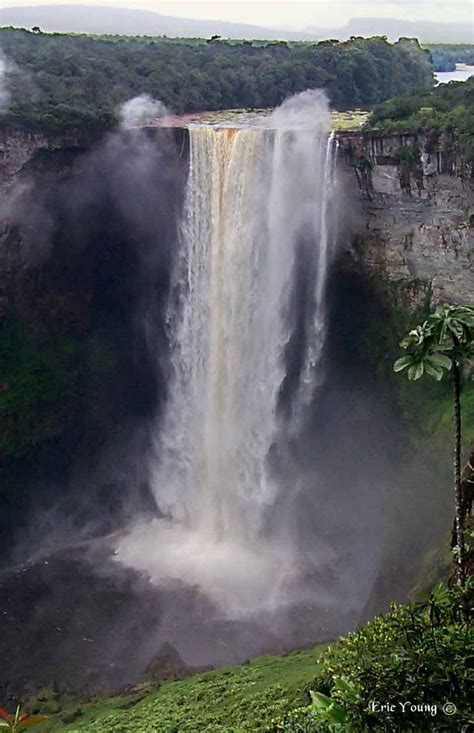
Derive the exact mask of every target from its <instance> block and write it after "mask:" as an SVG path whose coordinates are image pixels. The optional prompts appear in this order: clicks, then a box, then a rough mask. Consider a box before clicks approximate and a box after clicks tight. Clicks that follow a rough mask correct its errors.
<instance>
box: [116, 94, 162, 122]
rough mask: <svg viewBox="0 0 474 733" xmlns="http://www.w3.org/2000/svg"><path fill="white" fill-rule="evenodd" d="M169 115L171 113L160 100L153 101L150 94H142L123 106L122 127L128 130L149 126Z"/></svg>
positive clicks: (120, 116)
mask: <svg viewBox="0 0 474 733" xmlns="http://www.w3.org/2000/svg"><path fill="white" fill-rule="evenodd" d="M169 114H170V111H169V110H168V108H167V107H166V106H165V105H164V104H163V102H160V100H159V99H153V97H151V96H150V95H149V94H140V95H139V96H138V97H133V99H129V100H128V101H127V102H124V104H122V105H121V107H120V109H119V119H120V127H121V128H122V129H128V128H131V127H141V126H143V125H149V124H150V123H152V122H154V121H156V120H157V119H161V118H164V117H168V116H169Z"/></svg>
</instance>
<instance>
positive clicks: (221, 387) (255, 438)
mask: <svg viewBox="0 0 474 733" xmlns="http://www.w3.org/2000/svg"><path fill="white" fill-rule="evenodd" d="M306 94H307V95H310V94H313V97H311V99H308V98H307V99H306V100H303V101H305V102H306V104H304V105H303V107H304V110H305V111H306V112H307V111H308V102H310V103H311V105H312V107H311V109H313V114H312V115H310V117H309V121H308V114H306V115H303V118H302V119H301V115H299V116H296V117H295V115H294V114H293V113H294V109H293V107H292V106H291V100H290V104H289V108H288V109H287V110H286V113H285V105H283V108H280V110H278V111H277V113H274V115H273V116H272V117H270V119H269V120H267V123H266V124H267V127H266V128H265V127H256V128H250V129H228V128H213V127H190V128H189V139H190V163H189V176H188V183H187V190H186V199H185V207H184V214H183V221H182V225H181V234H180V242H179V257H178V262H177V265H176V269H175V273H174V283H173V287H172V297H171V299H170V307H169V313H168V331H169V336H170V341H171V346H172V374H171V376H170V382H169V388H168V396H167V401H166V406H165V411H164V415H163V416H162V417H161V418H160V421H159V424H157V428H156V433H155V435H154V456H153V460H152V470H151V473H152V487H153V491H154V494H155V498H156V502H157V505H158V507H159V509H160V511H161V512H162V514H163V515H164V517H165V518H166V519H164V520H160V522H159V523H158V524H160V525H161V528H158V529H157V530H156V531H157V532H158V533H160V532H161V534H160V539H159V540H157V542H158V543H159V552H160V560H159V563H160V568H159V569H158V571H157V572H156V573H155V574H156V575H157V576H158V577H159V578H162V577H169V576H173V575H175V577H178V578H179V577H183V575H186V569H185V568H184V567H183V563H184V562H186V561H185V560H183V557H184V556H185V555H186V554H187V549H186V548H188V550H189V555H190V556H192V559H191V560H190V562H191V564H192V565H193V570H192V572H191V573H190V574H191V577H193V579H196V577H201V578H203V577H204V581H203V582H204V583H205V582H206V579H208V578H209V575H212V572H213V571H212V569H210V560H209V558H210V554H211V553H212V550H210V549H209V548H212V547H213V546H215V545H218V544H219V543H220V549H219V563H220V565H219V573H221V570H222V573H221V574H222V576H224V575H225V574H226V573H227V574H228V572H229V569H230V567H232V568H233V570H232V572H234V574H235V573H236V570H235V568H236V565H237V561H236V557H237V555H238V554H239V552H240V553H243V555H242V562H243V566H247V568H248V569H247V571H243V573H244V575H243V577H242V579H241V580H242V584H244V585H245V584H250V585H252V582H253V584H254V586H255V587H254V590H258V588H259V584H260V582H261V578H260V575H262V574H270V575H271V572H270V571H269V568H268V567H267V565H265V563H267V562H270V564H271V563H273V564H274V565H275V566H278V567H281V566H282V563H284V562H285V561H287V560H288V558H289V554H290V553H288V552H287V551H285V552H284V553H283V554H284V558H285V559H284V560H283V559H282V557H280V555H278V558H276V557H275V556H274V554H272V553H273V550H274V548H273V547H270V546H269V545H268V544H267V545H266V550H265V552H263V553H262V555H263V557H259V556H258V555H259V552H260V550H261V549H262V545H261V543H262V542H266V543H270V545H271V542H272V538H271V537H270V538H268V537H265V523H266V518H267V515H268V513H269V512H271V510H272V507H273V506H274V504H275V502H276V500H277V498H278V494H279V492H280V491H281V490H282V489H281V487H279V486H278V482H277V481H276V480H275V477H273V476H272V472H271V468H270V466H269V455H270V453H271V449H272V446H273V444H274V443H275V441H276V439H277V437H278V434H279V431H280V429H281V424H280V421H281V420H282V419H283V418H280V417H279V411H278V401H279V395H280V392H281V388H282V383H283V380H284V378H285V369H286V367H285V351H286V348H287V345H288V342H289V339H290V338H291V334H292V328H293V327H294V324H293V321H292V318H291V296H292V293H293V292H294V288H295V287H296V285H295V282H294V278H295V262H296V259H297V257H298V256H300V255H301V253H303V255H304V257H305V262H307V270H308V271H307V278H308V279H309V281H310V287H309V298H308V303H307V304H306V309H307V314H306V316H305V338H304V343H305V346H304V351H305V353H304V354H303V358H302V361H301V364H302V366H301V374H300V379H299V387H298V389H297V392H296V394H295V395H294V402H295V407H294V410H293V411H292V412H291V415H290V416H289V417H288V419H289V420H290V421H291V422H292V423H293V425H292V426H290V427H292V428H295V422H298V421H299V420H301V417H302V415H303V413H304V410H305V409H306V408H307V406H308V404H309V403H310V401H311V397H312V391H313V388H314V384H315V373H316V372H317V367H318V363H319V361H320V357H321V353H322V348H323V343H324V335H325V307H324V293H325V284H326V279H327V271H328V265H329V262H330V250H331V246H332V240H333V237H332V233H331V232H332V228H331V227H330V223H329V210H330V203H331V196H332V191H333V189H334V161H335V150H336V146H335V140H334V136H333V135H330V134H329V132H328V129H329V124H328V122H329V114H328V111H327V103H325V104H326V107H325V109H324V110H323V113H321V114H316V112H317V111H318V110H316V111H314V101H315V100H314V93H309V92H308V93H306ZM300 96H301V97H304V95H300ZM316 101H317V102H318V104H319V103H320V98H318V99H317V100H316ZM282 112H283V113H285V114H283V115H282ZM176 533H178V534H176ZM171 535H173V537H174V538H175V540H170V543H168V540H169V539H170V538H171ZM178 536H179V539H176V538H177V537H178ZM190 538H192V541H191V540H190ZM189 542H191V546H189ZM224 545H225V547H227V548H231V550H229V557H228V560H229V568H227V569H226V571H224V569H223V568H222V567H221V566H222V564H223V563H224V564H225V561H224V560H223V557H224V556H225V553H226V550H225V549H224ZM165 546H166V549H164V548H165ZM170 547H171V549H170ZM204 547H205V548H207V550H206V552H205V553H204V554H205V557H204V556H203V559H202V562H203V564H205V569H204V570H202V572H201V573H200V572H199V570H197V569H196V566H195V563H196V555H202V553H203V552H204V550H203V548H204ZM249 553H250V554H249ZM119 554H121V557H122V559H124V561H128V562H129V563H130V564H135V565H137V564H138V565H140V560H139V559H137V553H136V552H135V550H134V549H133V547H132V545H131V544H130V543H129V544H128V545H125V546H122V548H121V550H120V553H119ZM277 554H278V553H277ZM250 555H251V556H250ZM270 557H271V558H272V559H271V560H269V558H270ZM144 562H145V561H144ZM157 562H158V561H157ZM259 563H260V565H261V563H263V565H262V566H261V567H260V565H259ZM145 564H146V562H145ZM173 567H174V569H173ZM250 567H252V570H249V568H250ZM253 569H255V573H256V575H255V578H254V580H253V581H252V578H251V575H252V571H253ZM260 571H261V572H260ZM226 582H228V581H227V580H226ZM227 600H228V599H227Z"/></svg>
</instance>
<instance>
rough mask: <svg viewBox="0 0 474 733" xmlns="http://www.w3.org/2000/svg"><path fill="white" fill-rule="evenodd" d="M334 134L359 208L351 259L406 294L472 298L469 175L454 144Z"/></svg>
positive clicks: (473, 193) (473, 180)
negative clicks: (336, 135) (428, 293)
mask: <svg viewBox="0 0 474 733" xmlns="http://www.w3.org/2000/svg"><path fill="white" fill-rule="evenodd" d="M339 139H340V147H341V157H342V161H343V166H342V168H343V174H344V176H345V177H346V180H347V184H348V185H347V188H348V191H349V192H350V194H351V198H352V199H353V201H355V202H356V205H357V208H358V215H357V217H356V220H355V221H356V223H355V225H354V227H353V237H352V239H351V242H350V244H349V245H348V247H347V251H348V254H349V255H350V257H351V259H352V260H353V261H355V262H356V263H357V266H358V267H360V268H361V269H363V270H364V271H365V272H366V273H367V274H368V275H369V276H371V277H372V278H373V279H374V281H376V282H377V283H378V285H379V286H387V285H391V286H396V285H403V286H404V287H405V292H410V290H411V294H412V296H413V295H414V294H416V292H417V293H418V294H420V293H426V292H427V291H430V292H431V295H432V300H433V302H434V303H437V302H442V301H448V302H468V301H473V300H474V177H473V175H472V173H473V172H472V168H471V167H470V166H468V165H466V164H465V163H464V162H463V161H462V159H461V158H460V156H459V155H458V154H456V152H455V141H453V140H452V139H450V138H448V137H445V138H444V139H440V140H438V141H436V143H434V142H433V140H432V139H429V138H428V137H427V136H424V137H423V136H419V137H417V136H413V135H400V136H396V137H385V138H382V137H369V136H363V135H360V134H355V133H347V134H342V135H340V137H339ZM407 285H411V286H412V287H411V288H408V289H407V288H406V286H407ZM392 292H393V287H392Z"/></svg>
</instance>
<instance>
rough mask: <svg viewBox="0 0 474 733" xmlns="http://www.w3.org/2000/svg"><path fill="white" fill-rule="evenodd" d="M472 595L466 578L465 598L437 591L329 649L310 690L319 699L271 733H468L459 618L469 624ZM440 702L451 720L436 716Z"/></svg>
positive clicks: (467, 657)
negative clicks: (337, 732) (455, 732)
mask: <svg viewBox="0 0 474 733" xmlns="http://www.w3.org/2000/svg"><path fill="white" fill-rule="evenodd" d="M472 588H473V584H472V578H471V581H470V582H469V583H468V584H467V587H466V590H464V591H463V590H460V589H458V588H455V589H452V590H446V589H444V588H443V587H442V586H441V585H439V586H437V587H436V588H435V589H434V590H433V591H432V592H431V593H430V595H429V596H428V597H427V598H426V600H425V601H424V602H422V603H419V604H408V605H406V606H393V607H392V610H391V612H390V613H388V614H386V615H384V616H379V617H377V618H375V619H374V620H373V621H371V622H370V623H368V624H367V625H366V626H364V627H363V628H362V629H360V630H359V631H356V632H354V633H353V634H349V635H348V636H347V637H346V638H343V639H341V640H340V641H339V642H338V643H337V644H336V645H334V646H333V647H330V648H328V649H327V651H326V652H325V654H324V656H323V658H322V659H321V660H320V662H322V667H321V671H320V672H319V673H318V675H317V676H316V678H315V679H314V681H313V683H312V684H311V686H310V687H311V689H313V690H318V692H319V693H322V694H319V695H314V696H313V703H312V704H311V705H309V706H308V707H307V708H301V709H299V710H297V711H294V712H293V713H291V714H290V715H288V716H285V717H283V718H280V719H278V720H275V721H273V724H272V726H273V727H272V728H271V730H273V731H291V733H320V731H351V733H359V732H360V733H362V732H363V731H367V730H376V731H380V732H381V733H382V732H385V731H386V733H393V732H394V731H400V730H403V731H416V733H422V731H452V730H457V731H462V730H467V729H468V726H469V725H470V724H471V723H472V721H471V719H470V716H469V706H470V700H471V691H472V672H471V670H472V669H473V661H474V652H473V645H472V641H473V635H472V628H471V624H470V623H469V621H463V620H462V613H463V610H464V612H466V610H467V618H468V619H469V618H470V614H469V611H472V606H471V607H469V605H470V604H472ZM406 703H408V704H406ZM447 703H452V704H454V706H455V707H456V711H455V712H454V714H452V713H451V710H452V708H449V707H448V708H447V710H448V714H446V713H445V712H444V711H443V706H445V705H446V704H447ZM341 711H342V712H341ZM450 713H451V714H450Z"/></svg>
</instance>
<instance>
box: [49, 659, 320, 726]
mask: <svg viewBox="0 0 474 733" xmlns="http://www.w3.org/2000/svg"><path fill="white" fill-rule="evenodd" d="M323 648H324V645H323V646H318V647H315V648H314V649H311V650H309V651H300V652H293V653H292V654H289V655H287V656H283V657H280V656H265V657H258V658H257V659H254V660H252V661H250V662H247V663H244V664H242V665H240V666H235V667H226V668H223V669H220V670H216V671H212V672H205V673H202V674H197V675H194V676H193V677H189V678H188V679H186V680H182V681H179V682H169V683H167V684H164V685H163V686H162V687H161V688H159V689H156V688H155V689H153V688H152V689H151V690H150V691H148V690H147V694H146V695H145V696H144V697H143V698H142V699H141V700H139V701H138V702H136V703H135V702H134V699H135V696H137V693H131V695H130V696H129V697H128V698H127V696H126V695H125V696H117V697H111V698H103V699H100V698H98V699H97V700H93V701H91V702H90V703H87V704H85V705H82V706H81V711H82V714H81V715H79V716H78V717H76V719H75V720H74V721H71V722H69V723H67V722H65V721H68V720H71V718H72V717H74V713H73V711H74V709H75V708H76V709H77V705H76V706H75V707H74V706H73V707H72V708H70V709H69V710H65V711H63V712H61V713H58V715H57V716H52V717H51V718H50V719H49V721H48V723H45V724H43V725H41V726H38V728H35V730H38V733H40V731H43V732H44V733H46V731H48V733H66V732H67V733H73V732H75V733H79V732H80V733H86V732H87V733H88V732H89V731H90V732H91V733H93V732H94V731H97V733H109V731H114V732H116V733H131V732H132V731H133V733H154V732H155V731H156V732H157V733H158V731H159V733H185V731H190V732H191V731H193V732H196V733H197V731H225V732H227V733H240V732H241V731H242V732H244V731H247V732H248V733H255V732H256V731H264V730H265V729H266V727H267V726H268V724H269V722H270V720H271V719H272V718H273V717H275V716H277V715H281V714H283V713H285V712H287V711H289V710H292V709H293V708H295V707H297V706H299V705H303V704H306V703H307V702H308V700H307V697H306V695H305V693H304V690H305V688H306V686H307V685H308V683H309V682H310V681H311V680H312V679H314V676H315V673H316V671H317V665H316V659H317V657H318V656H319V654H320V653H321V651H322V649H323ZM138 696H139V695H138Z"/></svg>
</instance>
